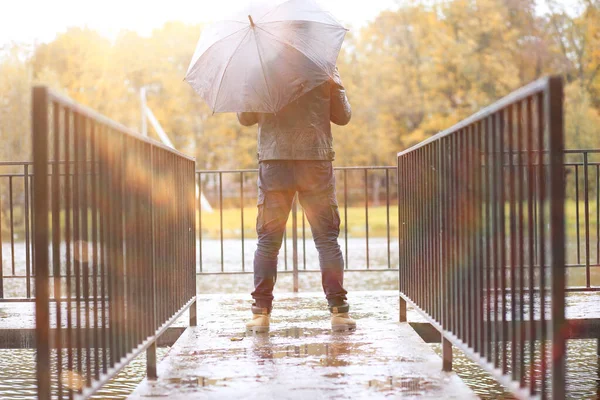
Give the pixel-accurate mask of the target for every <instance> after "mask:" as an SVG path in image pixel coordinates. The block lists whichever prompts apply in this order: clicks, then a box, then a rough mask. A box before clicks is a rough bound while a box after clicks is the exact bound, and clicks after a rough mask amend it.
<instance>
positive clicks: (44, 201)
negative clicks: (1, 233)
mask: <svg viewBox="0 0 600 400" xmlns="http://www.w3.org/2000/svg"><path fill="white" fill-rule="evenodd" d="M33 170H34V173H35V174H36V175H37V177H38V178H37V179H34V181H33V191H34V192H35V197H34V203H33V210H34V213H33V219H34V225H35V226H36V230H35V232H34V235H35V236H36V238H35V254H36V258H35V261H36V263H37V267H36V269H35V270H36V275H35V295H36V296H35V314H36V315H35V325H36V358H37V360H36V361H37V386H38V399H50V397H51V394H52V392H51V386H50V343H49V333H50V312H49V311H50V310H49V296H50V291H49V285H48V279H49V278H48V275H49V272H48V269H49V266H48V257H49V256H48V200H49V196H48V179H47V178H46V177H47V176H48V91H47V89H46V88H45V87H35V88H33ZM54 189H55V190H57V189H56V188H54Z"/></svg>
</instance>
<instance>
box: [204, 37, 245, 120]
mask: <svg viewBox="0 0 600 400" xmlns="http://www.w3.org/2000/svg"><path fill="white" fill-rule="evenodd" d="M249 33H250V30H248V32H246V34H245V35H244V37H242V39H241V40H240V42H239V43H238V45H237V47H236V48H235V50H234V51H233V52H232V53H231V56H230V57H229V60H227V64H225V68H224V69H223V74H222V75H221V79H220V81H219V87H218V88H217V95H216V96H215V104H214V106H213V108H212V109H213V114H214V113H215V107H216V106H217V103H218V102H219V94H220V93H221V87H222V86H223V78H225V74H226V73H227V69H228V68H229V64H231V60H232V59H233V56H235V53H236V52H237V51H238V49H239V48H240V46H241V45H242V43H243V42H244V39H246V37H247V36H248V34H249Z"/></svg>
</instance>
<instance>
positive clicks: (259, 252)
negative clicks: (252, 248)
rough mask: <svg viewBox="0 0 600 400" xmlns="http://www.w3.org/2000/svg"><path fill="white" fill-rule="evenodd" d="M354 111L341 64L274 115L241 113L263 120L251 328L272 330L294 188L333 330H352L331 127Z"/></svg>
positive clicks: (251, 120)
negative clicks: (313, 248)
mask: <svg viewBox="0 0 600 400" xmlns="http://www.w3.org/2000/svg"><path fill="white" fill-rule="evenodd" d="M350 118H351V108H350V103H349V102H348V98H347V96H346V91H345V89H344V86H343V84H342V81H341V78H340V75H339V72H338V70H337V68H336V69H335V73H334V74H333V78H332V79H330V80H329V81H327V82H325V83H323V84H321V85H320V86H318V87H316V88H315V89H312V90H311V91H309V92H308V93H306V94H304V95H302V96H301V97H299V98H298V99H297V100H295V101H293V102H292V103H290V104H289V105H287V106H285V107H284V108H283V109H282V110H281V111H279V112H278V113H276V114H265V113H249V112H244V113H238V120H239V122H240V123H241V124H242V125H244V126H252V125H254V124H257V123H258V161H259V164H258V217H257V221H256V233H257V235H258V245H257V249H256V252H255V254H254V291H253V292H252V297H253V299H254V303H253V305H252V313H253V316H252V319H251V320H250V321H249V322H248V323H247V325H246V326H247V329H248V330H250V331H253V332H267V331H268V330H269V323H270V316H271V310H272V303H273V288H274V286H275V282H276V280H277V255H278V254H279V250H280V248H281V244H282V240H283V234H284V231H285V227H286V223H287V219H288V216H289V213H290V210H291V207H292V203H293V199H294V197H295V194H296V192H297V193H298V199H299V201H300V204H301V205H302V207H303V208H304V211H305V214H306V217H307V219H308V222H309V224H310V227H311V230H312V235H313V238H314V242H315V246H316V248H317V251H318V253H319V264H320V268H321V280H322V286H323V290H324V292H325V296H326V298H327V302H328V304H329V310H330V313H331V325H332V329H333V330H334V331H344V330H352V329H355V328H356V322H355V321H354V320H353V319H351V318H350V316H349V315H348V312H349V305H348V303H347V301H346V300H347V298H346V295H347V293H348V292H347V291H346V290H345V289H344V287H343V282H344V259H343V256H342V252H341V250H340V246H339V244H338V236H339V233H340V214H339V211H338V202H337V198H336V190H335V175H334V172H333V165H332V161H333V160H334V156H335V152H334V151H333V137H332V134H331V124H330V122H333V123H334V124H337V125H346V124H348V122H350Z"/></svg>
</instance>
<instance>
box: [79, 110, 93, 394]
mask: <svg viewBox="0 0 600 400" xmlns="http://www.w3.org/2000/svg"><path fill="white" fill-rule="evenodd" d="M80 134H81V138H80V139H81V141H80V144H81V167H80V168H81V172H82V174H81V178H82V184H81V185H80V187H79V190H80V196H81V253H80V257H81V260H82V267H83V268H82V276H83V285H82V286H83V287H82V289H83V305H84V323H85V334H83V333H84V329H83V328H82V326H81V325H80V328H79V329H80V331H81V332H82V335H81V336H82V337H83V343H82V345H83V347H84V348H85V382H86V384H87V386H91V384H92V375H91V372H92V363H91V360H92V358H91V347H90V341H89V335H88V332H89V331H90V288H89V286H90V271H89V257H88V253H89V243H88V217H89V205H88V190H89V182H90V179H89V178H88V176H89V174H88V159H87V157H88V156H87V147H88V140H89V138H88V124H87V120H86V118H83V117H82V118H81V133H80ZM79 302H81V300H80V299H79ZM82 377H83V376H82Z"/></svg>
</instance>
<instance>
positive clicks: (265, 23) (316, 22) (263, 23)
mask: <svg viewBox="0 0 600 400" xmlns="http://www.w3.org/2000/svg"><path fill="white" fill-rule="evenodd" d="M296 21H298V22H309V23H311V24H321V25H325V26H332V27H335V28H339V29H343V30H345V31H346V32H348V31H349V29H348V28H346V27H344V26H343V25H341V24H328V23H327V22H321V21H312V20H309V19H282V20H279V21H267V22H261V23H260V24H261V25H268V24H275V23H279V22H296Z"/></svg>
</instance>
